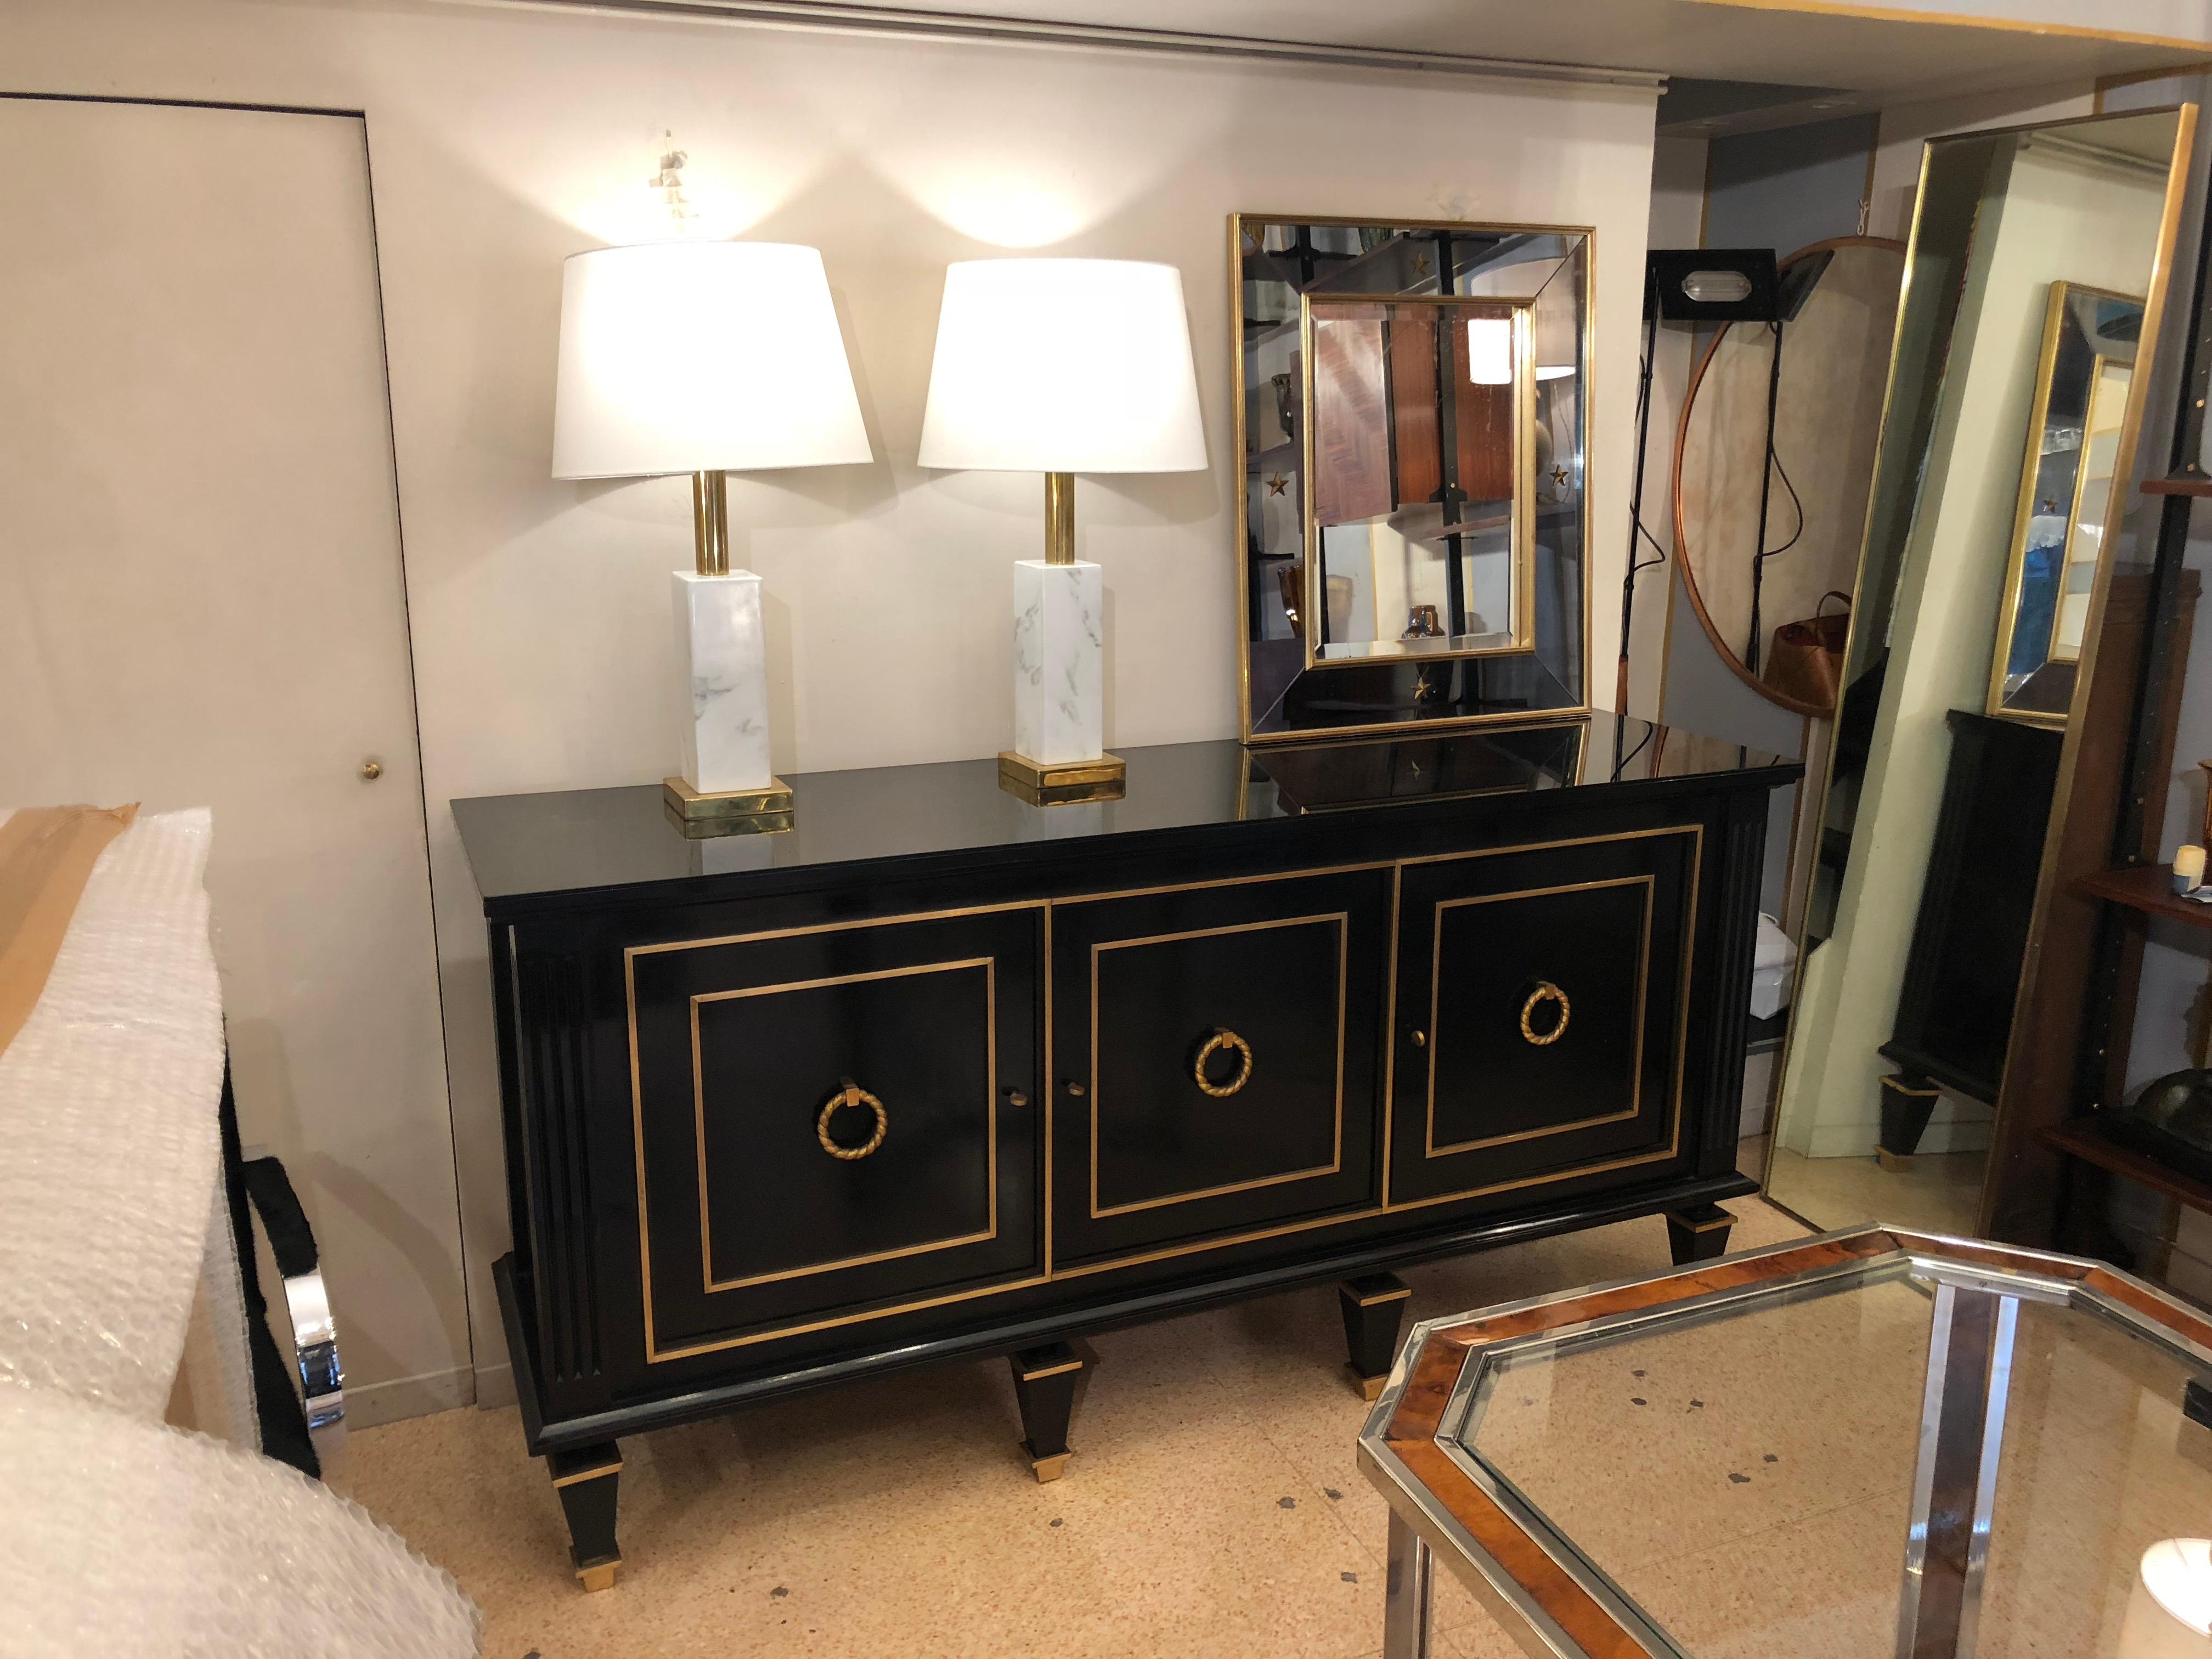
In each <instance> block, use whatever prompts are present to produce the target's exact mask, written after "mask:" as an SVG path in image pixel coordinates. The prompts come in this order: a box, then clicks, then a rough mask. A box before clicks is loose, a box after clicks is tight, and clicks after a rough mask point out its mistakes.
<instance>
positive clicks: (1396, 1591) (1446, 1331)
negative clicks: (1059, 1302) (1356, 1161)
mask: <svg viewBox="0 0 2212 1659" xmlns="http://www.w3.org/2000/svg"><path fill="white" fill-rule="evenodd" d="M1900 1273H1901V1274H1903V1275H1905V1276H1909V1277H1910V1278H1911V1279H1913V1280H1916V1281H1918V1282H1920V1283H1922V1284H1923V1285H1926V1286H1928V1287H1929V1289H1930V1291H1931V1292H1932V1295H1933V1297H1934V1300H1935V1309H1934V1323H1933V1328H1932V1330H1931V1333H1930V1337H1929V1357H1928V1380H1927V1385H1926V1390H1925V1393H1924V1395H1923V1403H1922V1413H1921V1425H1920V1434H1919V1443H1918V1449H1917V1457H1916V1462H1915V1465H1914V1475H1913V1487H1912V1508H1911V1526H1910V1528H1909V1531H1908V1534H1907V1537H1906V1541H1905V1550H1904V1555H1903V1560H1902V1562H1901V1565H1900V1571H1901V1572H1902V1576H1903V1584H1904V1590H1903V1595H1902V1596H1901V1598H1900V1601H1899V1616H1898V1636H1897V1649H1896V1651H1897V1653H1898V1656H1899V1659H1972V1654H1973V1652H1974V1646H1975V1640H1976V1636H1977V1634H1978V1622H1979V1615H1980V1610H1981V1589H1982V1580H1983V1577H1984V1568H1985V1566H1986V1564H1987V1560H1988V1553H1989V1539H1990V1522H1991V1518H1992V1509H1993V1505H1994V1501H1995V1497H1996V1472H1997V1460H1998V1453H1999V1449H2000V1447H2001V1444H2002V1439H2003V1434H2004V1411H2005V1400H2006V1395H2007V1393H2008V1388H2009V1384H2010V1380H2011V1366H2012V1348H2013V1339H2014V1334H2015V1329H2016V1328H2017V1324H2018V1319H2019V1310H2020V1304H2021V1301H2023V1300H2027V1301H2039V1302H2048V1303H2053V1304H2060V1305H2069V1306H2074V1307H2082V1308H2087V1309H2090V1310H2093V1311H2096V1312H2099V1313H2101V1314H2103V1315H2105V1316H2107V1317H2109V1318H2112V1319H2114V1320H2117V1321H2118V1322H2120V1323H2122V1324H2123V1325H2124V1326H2126V1327H2127V1328H2130V1330H2132V1331H2134V1332H2135V1333H2136V1334H2138V1335H2140V1336H2142V1337H2144V1338H2146V1339H2148V1340H2151V1341H2154V1342H2155V1343H2158V1344H2160V1345H2161V1346H2165V1347H2166V1348H2168V1349H2170V1350H2172V1352H2175V1353H2176V1355H2177V1356H2178V1357H2179V1358H2182V1359H2183V1360H2184V1361H2185V1363H2187V1364H2191V1365H2193V1366H2195V1367H2197V1368H2198V1369H2199V1370H2203V1371H2204V1372H2206V1373H2208V1374H2212V1322H2208V1321H2207V1320H2206V1319H2205V1317H2204V1316H2202V1315H2200V1314H2199V1313H2197V1311H2196V1310H2193V1309H2191V1308H2190V1307H2188V1306H2187V1305H2186V1304H2183V1303H2181V1302H2179V1301H2178V1300H2177V1299H2175V1298H2174V1297H2170V1296H2168V1295H2166V1293H2165V1292H2163V1291H2159V1290H2157V1289H2155V1288H2154V1287H2153V1286H2151V1285H2146V1284H2144V1283H2143V1282H2142V1280H2140V1279H2135V1278H2132V1277H2130V1275H2128V1274H2126V1273H2120V1272H2118V1270H2117V1269H2114V1268H2112V1267H2106V1265H2105V1264H2103V1263H2101V1262H2096V1261H2082V1260H2079V1259H2077V1258H2075V1257H2071V1256H2063V1255H2051V1254H2049V1253H2046V1252H2042V1251H2035V1250H2022V1249H2012V1248H2010V1247H2008V1246H2005V1245H1999V1244H1989V1243H1978V1242H1975V1241H1972V1240H1967V1239H1956V1238H1948V1237H1941V1236H1939V1235H1935V1234H1928V1233H1916V1232H1911V1231H1905V1230H1904V1229H1901V1228H1894V1227H1888V1228H1885V1227H1863V1228H1854V1229H1850V1230H1847V1231H1841V1232H1834V1233H1826V1234H1822V1235H1820V1236H1819V1237H1813V1238H1806V1239H1797V1240H1793V1241H1791V1242H1790V1243H1786V1244H1780V1245H1776V1246H1774V1247H1772V1248H1771V1249H1762V1250H1751V1251H1746V1252H1744V1253H1743V1254H1741V1255H1732V1256H1728V1257H1724V1258H1723V1259H1722V1260H1720V1261H1711V1262H1705V1263H1702V1264H1699V1265H1697V1266H1694V1267H1688V1268H1684V1269H1680V1270H1677V1271H1675V1272H1672V1273H1657V1274H1653V1275H1650V1276H1649V1277H1647V1278H1643V1279H1623V1280H1620V1281H1617V1282H1615V1283H1613V1284H1610V1285H1593V1286H1591V1287H1590V1288H1589V1289H1586V1290H1578V1291H1566V1292H1564V1293H1562V1294H1559V1295H1556V1296H1549V1297H1536V1298H1534V1299H1532V1300H1529V1301H1525V1302H1516V1303H1509V1304H1504V1305H1502V1306H1499V1307H1496V1308H1491V1309H1487V1310H1482V1311H1480V1312H1478V1313H1472V1314H1461V1315H1456V1316H1452V1317H1449V1318H1446V1319H1437V1320H1430V1321H1427V1322H1425V1323H1423V1324H1421V1325H1419V1326H1417V1327H1416V1328H1414V1330H1413V1334H1412V1335H1411V1336H1410V1337H1409V1338H1408V1339H1407V1343H1406V1346H1405V1347H1404V1349H1403V1350H1402V1351H1401V1352H1400V1354H1399V1356H1398V1363H1397V1364H1396V1366H1395V1368H1394V1369H1393V1370H1392V1371H1391V1374H1390V1377H1389V1382H1388V1383H1385V1384H1384V1386H1383V1393H1382V1395H1381V1397H1380V1398H1379V1399H1378V1400H1377V1401H1376V1404H1375V1408H1374V1410H1373V1412H1372V1413H1371V1414H1370V1416H1369V1418H1368V1419H1367V1424H1366V1426H1365V1427H1364V1429H1363V1430H1362V1431H1361V1432H1360V1436H1359V1463H1360V1467H1361V1468H1362V1469H1363V1470H1364V1471H1365V1473H1366V1474H1367V1477H1368V1478H1369V1479H1370V1480H1372V1481H1373V1482H1374V1483H1375V1485H1376V1488H1377V1489H1378V1490H1379V1491H1380V1492H1382V1494H1383V1499H1384V1501H1385V1502H1387V1503H1388V1504H1389V1506H1390V1542H1389V1568H1388V1574H1387V1577H1386V1580H1385V1584H1386V1589H1385V1602H1384V1605H1385V1613H1384V1625H1383V1630H1384V1636H1383V1659H1427V1656H1428V1654H1429V1653H1430V1650H1431V1649H1430V1639H1429V1638H1430V1620H1431V1604H1432V1601H1433V1596H1434V1589H1435V1577H1436V1558H1437V1556H1438V1555H1439V1554H1441V1555H1442V1556H1443V1559H1444V1560H1445V1562H1446V1563H1447V1564H1448V1565H1450V1566H1451V1567H1452V1568H1453V1569H1454V1570H1455V1571H1456V1572H1457V1573H1458V1574H1459V1576H1460V1577H1461V1578H1462V1580H1463V1581H1464V1582H1465V1583H1466V1584H1467V1585H1468V1589H1470V1590H1472V1591H1473V1592H1474V1596H1475V1598H1476V1600H1477V1601H1480V1602H1481V1603H1482V1604H1483V1606H1484V1607H1486V1609H1487V1610H1488V1611H1489V1612H1490V1613H1491V1614H1492V1616H1493V1617H1495V1618H1496V1619H1497V1620H1498V1623H1499V1624H1500V1625H1501V1626H1504V1628H1505V1629H1506V1630H1507V1631H1509V1632H1512V1633H1513V1634H1514V1635H1515V1637H1516V1638H1517V1639H1518V1640H1519V1642H1520V1644H1521V1645H1522V1649H1523V1650H1526V1651H1527V1652H1528V1653H1529V1654H1530V1655H1532V1656H1534V1659H1612V1656H1616V1655H1620V1654H1625V1653H1636V1652H1642V1653H1644V1654H1648V1655H1650V1656H1653V1659H1688V1656H1686V1654H1685V1653H1684V1651H1683V1650H1682V1649H1681V1648H1680V1646H1679V1645H1678V1644H1676V1643H1675V1642H1674V1640H1673V1639H1672V1638H1669V1637H1668V1634H1667V1633H1666V1632H1665V1631H1663V1630H1662V1629H1661V1628H1660V1627H1659V1626H1658V1625H1657V1624H1656V1622H1654V1621H1653V1620H1651V1619H1650V1617H1649V1616H1648V1615H1647V1614H1645V1613H1644V1611H1643V1609H1642V1608H1640V1607H1638V1606H1637V1604H1636V1603H1635V1601H1633V1600H1632V1598H1631V1597H1630V1596H1629V1595H1627V1594H1626V1592H1625V1591H1624V1590H1623V1589H1621V1588H1620V1586H1619V1585H1618V1584H1615V1583H1613V1581H1612V1580H1611V1579H1610V1578H1608V1577H1607V1576H1606V1575H1605V1573H1604V1572H1603V1571H1601V1570H1600V1569H1599V1568H1597V1567H1596V1566H1595V1565H1594V1564H1592V1563H1591V1562H1590V1561H1589V1559H1587V1558H1586V1557H1585V1556H1583V1553H1581V1552H1580V1551H1579V1550H1577V1548H1576V1547H1574V1545H1573V1543H1572V1542H1571V1541H1570V1540H1568V1539H1567V1538H1565V1536H1563V1535H1562V1534H1559V1532H1558V1531H1557V1529H1556V1528H1553V1525H1552V1524H1551V1522H1549V1521H1548V1520H1547V1518H1546V1517H1545V1516H1543V1515H1542V1514H1541V1512H1540V1511H1539V1510H1536V1509H1535V1507H1534V1505H1532V1504H1530V1503H1528V1501H1527V1500H1526V1499H1525V1498H1523V1497H1522V1495H1521V1494H1520V1493H1519V1492H1517V1491H1516V1490H1515V1489H1514V1488H1513V1487H1512V1486H1511V1485H1510V1483H1509V1482H1507V1481H1504V1480H1500V1479H1499V1478H1498V1476H1497V1474H1495V1473H1493V1472H1492V1470H1491V1469H1490V1468H1488V1467H1487V1466H1486V1464H1484V1463H1483V1462H1482V1461H1481V1460H1480V1458H1478V1457H1477V1456H1476V1455H1475V1454H1474V1450H1473V1449H1472V1446H1471V1443H1470V1442H1471V1440H1472V1431H1473V1429H1474V1423H1475V1420H1476V1419H1477V1417H1478V1415H1479V1408H1480V1393H1481V1390H1482V1388H1483V1385H1484V1383H1485V1382H1486V1379H1487V1378H1488V1377H1489V1376H1492V1375H1494V1374H1495V1372H1496V1370H1498V1368H1499V1367H1500V1366H1502V1365H1503V1364H1505V1363H1507V1362H1509V1361H1510V1360H1511V1359H1512V1358H1514V1357H1515V1356H1516V1355H1517V1354H1519V1353H1522V1352H1525V1351H1527V1350H1528V1349H1530V1348H1532V1347H1549V1346H1554V1345H1559V1344H1562V1343H1565V1342H1571V1343H1572V1344H1573V1345H1574V1346H1585V1345H1588V1344H1590V1343H1594V1342H1599V1341H1605V1340H1614V1339H1617V1338H1619V1337H1620V1336H1621V1335H1623V1334H1626V1333H1627V1332H1629V1331H1632V1330H1634V1329H1637V1328H1650V1327H1656V1326H1660V1325H1669V1326H1680V1325H1683V1324H1687V1323H1692V1322H1705V1321H1708V1320H1711V1319H1714V1318H1717V1317H1724V1316H1730V1315H1735V1314H1740V1313H1742V1312H1744V1311H1746V1310H1747V1306H1748V1305H1758V1306H1770V1305H1779V1304H1786V1303H1789V1302H1794V1301H1800V1300H1803V1299H1806V1298H1808V1297H1814V1296H1820V1295H1823V1294H1826V1293H1827V1292H1830V1291H1836V1290H1839V1289H1844V1288H1847V1287H1848V1286H1849V1285H1851V1284H1853V1283H1857V1282H1865V1281H1869V1280H1874V1279H1880V1278H1884V1277H1888V1276H1891V1275H1893V1274H1900Z"/></svg>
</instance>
